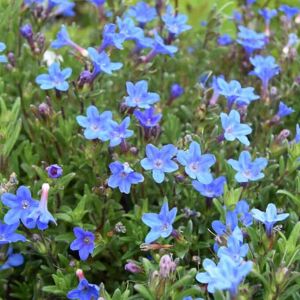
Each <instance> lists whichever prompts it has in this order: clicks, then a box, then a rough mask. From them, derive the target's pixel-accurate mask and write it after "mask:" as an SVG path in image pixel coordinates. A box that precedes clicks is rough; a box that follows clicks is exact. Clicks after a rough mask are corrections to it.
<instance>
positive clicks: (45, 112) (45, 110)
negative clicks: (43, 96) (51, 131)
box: [39, 102, 50, 117]
mask: <svg viewBox="0 0 300 300" xmlns="http://www.w3.org/2000/svg"><path fill="white" fill-rule="evenodd" d="M39 113H40V115H41V116H42V117H48V116H49V115H50V107H49V105H48V104H47V103H44V102H43V103H41V104H40V105H39Z"/></svg>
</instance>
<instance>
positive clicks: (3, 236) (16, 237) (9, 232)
mask: <svg viewBox="0 0 300 300" xmlns="http://www.w3.org/2000/svg"><path fill="white" fill-rule="evenodd" d="M18 227H19V223H16V224H13V225H8V224H4V223H2V222H1V221H0V246H1V245H5V244H10V243H15V242H26V238H25V236H23V235H22V234H19V233H15V231H16V230H17V228H18Z"/></svg>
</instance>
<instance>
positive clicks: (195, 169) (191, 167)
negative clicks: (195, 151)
mask: <svg viewBox="0 0 300 300" xmlns="http://www.w3.org/2000/svg"><path fill="white" fill-rule="evenodd" d="M198 168H199V164H198V162H195V161H194V162H192V163H191V164H190V169H191V170H192V171H194V172H196V171H197V170H198Z"/></svg>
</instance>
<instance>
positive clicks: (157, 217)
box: [142, 202, 177, 244]
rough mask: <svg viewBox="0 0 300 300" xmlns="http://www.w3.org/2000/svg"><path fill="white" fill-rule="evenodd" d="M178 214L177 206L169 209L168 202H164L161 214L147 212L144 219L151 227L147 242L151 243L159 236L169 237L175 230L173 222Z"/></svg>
mask: <svg viewBox="0 0 300 300" xmlns="http://www.w3.org/2000/svg"><path fill="white" fill-rule="evenodd" d="M176 214H177V208H176V207H173V208H172V209H171V210H170V211H169V204H168V202H164V204H163V205H162V207H161V210H160V212H159V214H155V213H145V214H143V216H142V221H143V222H144V223H145V224H146V225H147V226H149V227H150V228H151V230H150V232H149V233H148V234H147V236H146V238H145V243H147V244H150V243H152V242H154V241H155V240H157V239H158V238H160V237H162V238H167V237H168V236H170V235H171V233H172V231H173V223H174V221H175V218H176Z"/></svg>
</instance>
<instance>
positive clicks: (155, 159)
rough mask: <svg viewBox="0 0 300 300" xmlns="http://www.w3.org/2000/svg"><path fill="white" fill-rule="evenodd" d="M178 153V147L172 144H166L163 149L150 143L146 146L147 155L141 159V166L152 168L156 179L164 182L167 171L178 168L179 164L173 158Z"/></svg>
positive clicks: (147, 168) (170, 171) (158, 181)
mask: <svg viewBox="0 0 300 300" xmlns="http://www.w3.org/2000/svg"><path fill="white" fill-rule="evenodd" d="M176 153H177V148H176V147H175V146H174V145H172V144H169V145H165V146H163V147H162V148H161V149H158V148H157V147H155V146H153V145H152V144H148V145H147V146H146V155H147V157H146V158H144V159H142V160H141V166H142V167H143V168H144V169H145V170H152V177H153V179H154V181H155V182H157V183H162V182H163V181H164V179H165V173H172V172H174V171H176V170H178V165H177V164H176V163H175V162H174V161H173V160H172V158H173V157H174V156H175V155H176Z"/></svg>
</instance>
